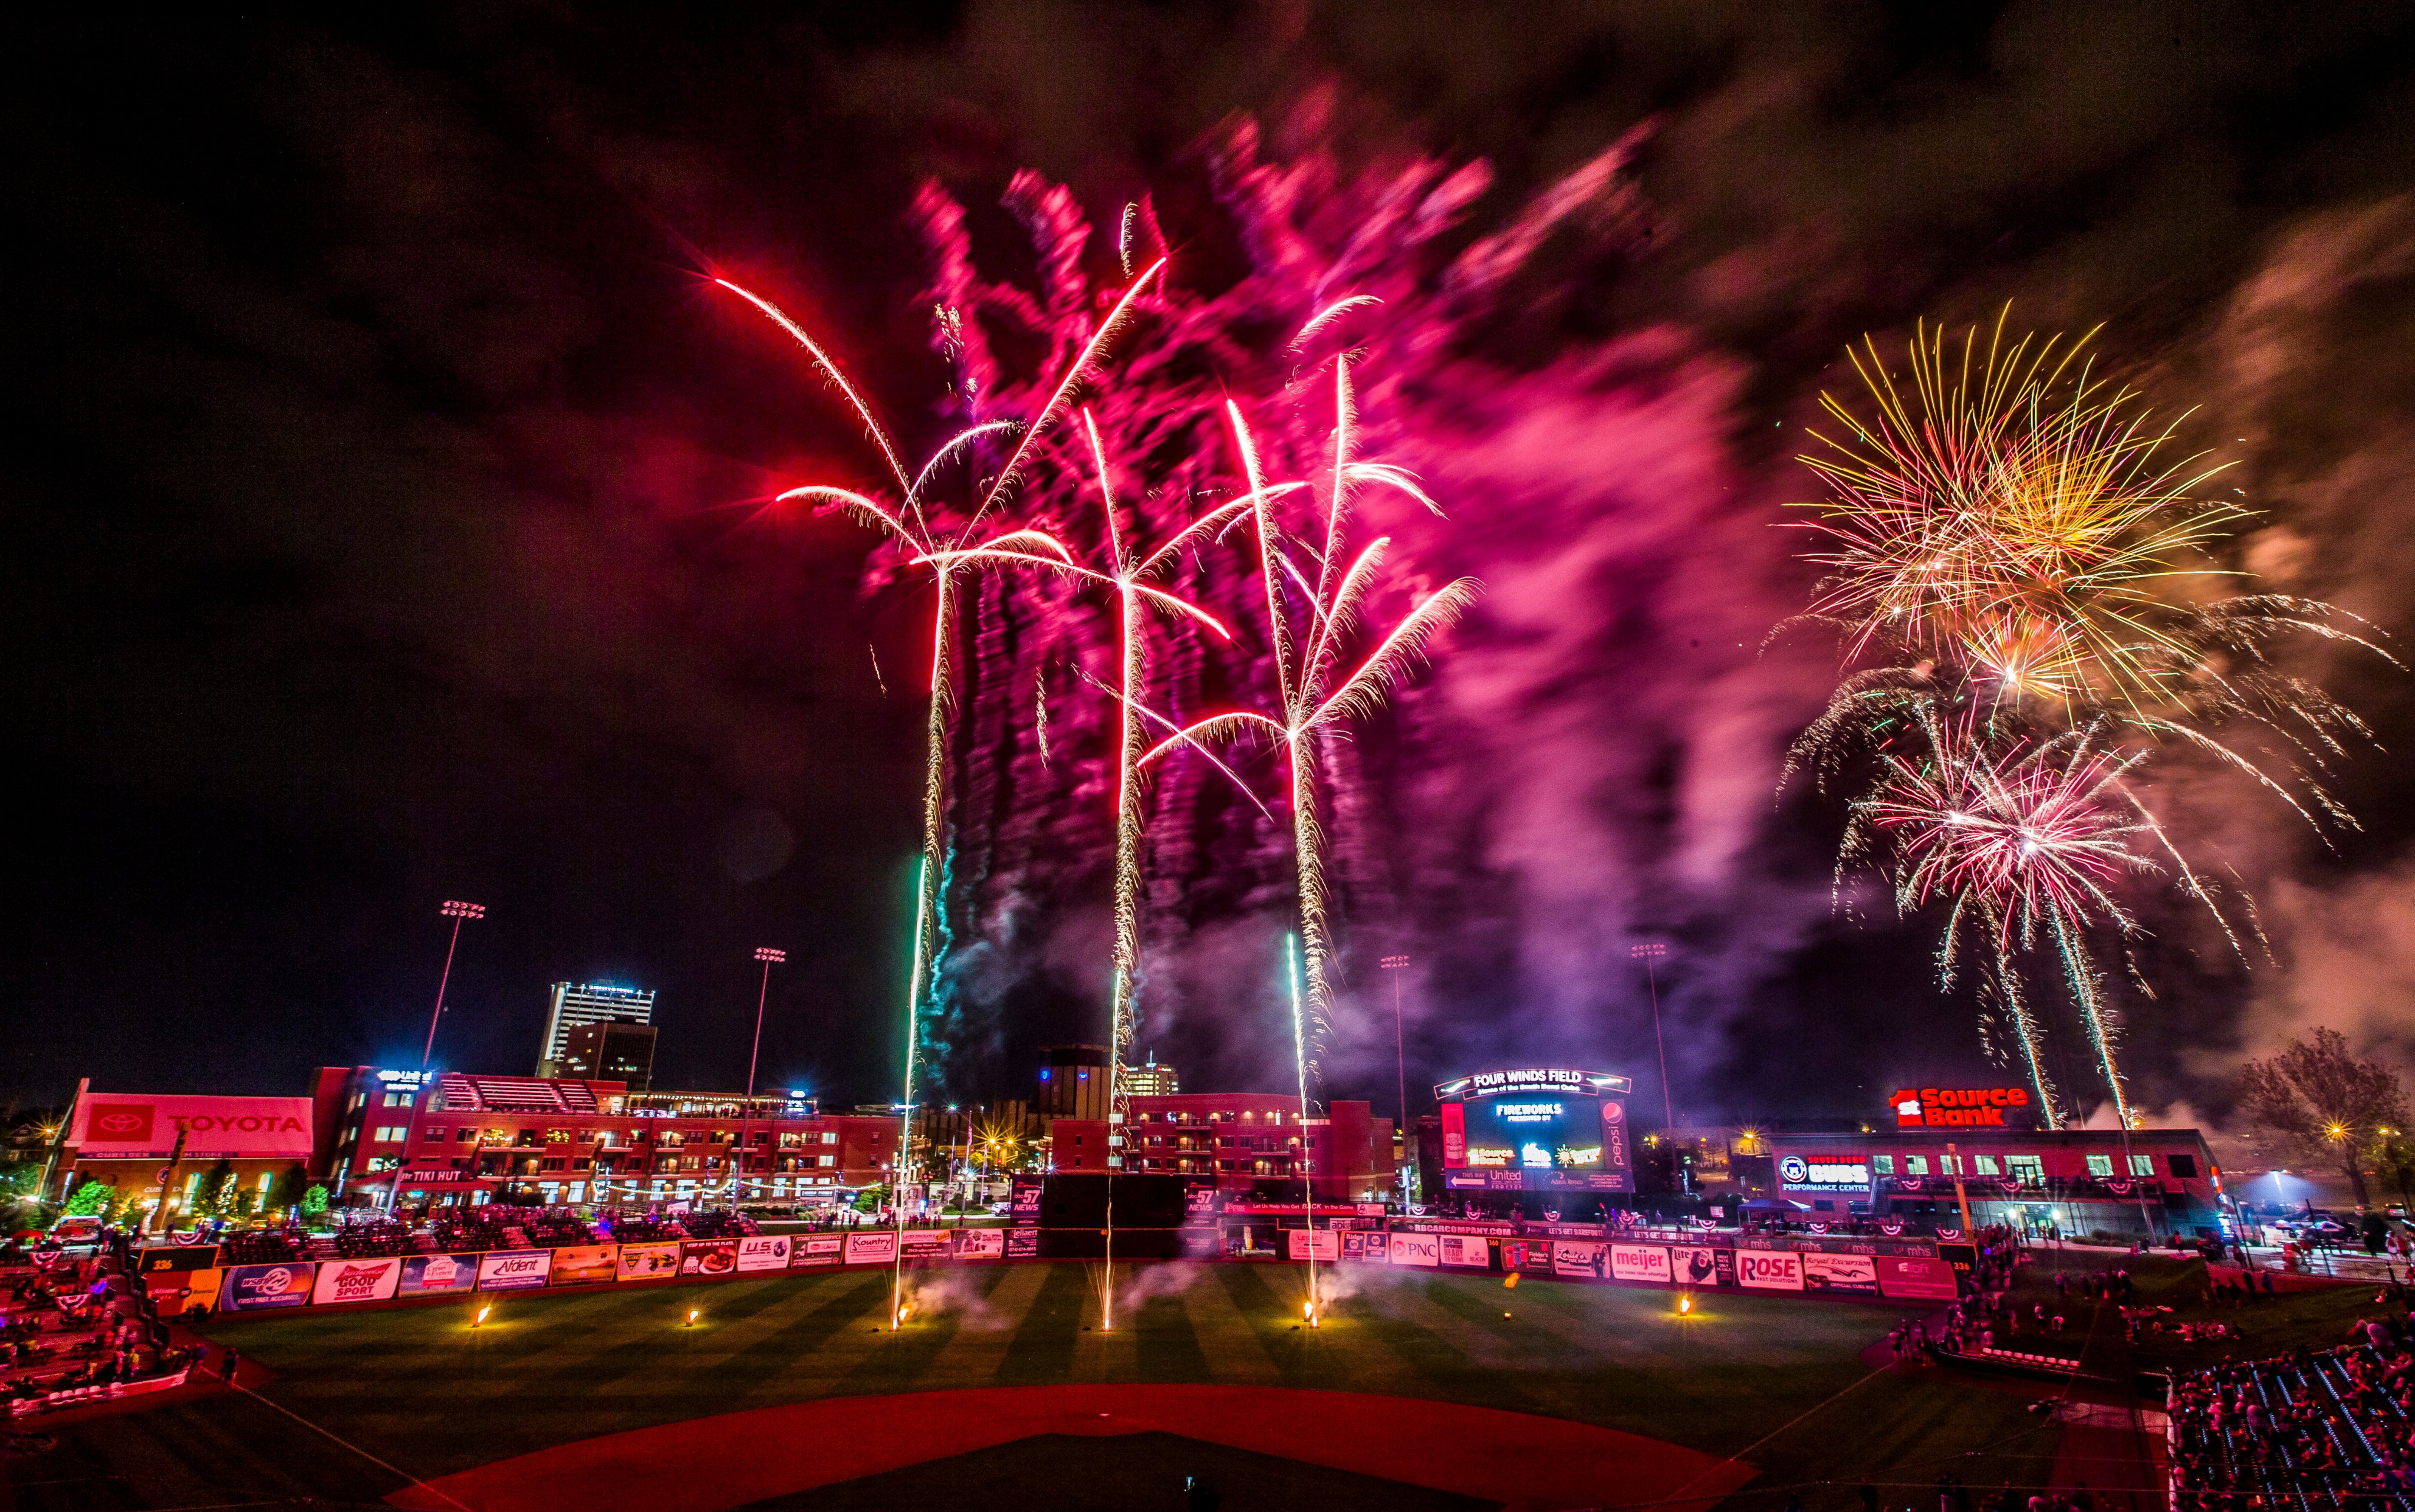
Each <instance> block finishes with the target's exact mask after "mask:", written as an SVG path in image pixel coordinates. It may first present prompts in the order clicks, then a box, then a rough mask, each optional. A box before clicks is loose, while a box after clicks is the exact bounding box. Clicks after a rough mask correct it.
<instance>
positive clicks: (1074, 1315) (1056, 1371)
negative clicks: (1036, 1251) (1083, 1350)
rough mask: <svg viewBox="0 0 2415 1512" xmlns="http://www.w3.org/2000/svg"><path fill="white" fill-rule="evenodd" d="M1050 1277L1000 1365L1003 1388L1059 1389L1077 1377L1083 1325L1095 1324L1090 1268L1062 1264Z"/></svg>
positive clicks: (1051, 1269)
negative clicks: (1074, 1374)
mask: <svg viewBox="0 0 2415 1512" xmlns="http://www.w3.org/2000/svg"><path fill="white" fill-rule="evenodd" d="M1044 1268H1045V1269H1046V1270H1047V1272H1048V1277H1047V1279H1046V1280H1043V1281H1042V1282H1041V1283H1040V1293H1039V1295H1037V1296H1035V1297H1033V1298H1032V1299H1031V1306H1030V1308H1029V1309H1028V1310H1026V1311H1025V1313H1024V1315H1023V1321H1022V1323H1021V1324H1019V1325H1017V1326H1016V1327H1015V1330H1014V1337H1013V1338H1012V1340H1009V1341H1008V1343H1007V1346H1006V1355H1005V1356H1004V1357H1003V1358H1001V1359H1000V1360H999V1361H998V1362H997V1384H998V1385H1002V1386H1029V1385H1056V1384H1057V1383H1058V1382H1061V1381H1065V1380H1069V1379H1071V1377H1072V1366H1073V1351H1074V1348H1075V1346H1076V1345H1078V1344H1079V1342H1080V1341H1081V1338H1082V1325H1084V1324H1086V1323H1087V1322H1089V1321H1090V1268H1089V1266H1087V1265H1083V1264H1081V1263H1080V1262H1078V1261H1061V1262H1058V1263H1057V1264H1055V1265H1048V1266H1046V1267H1044Z"/></svg>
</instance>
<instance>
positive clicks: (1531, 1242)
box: [1501, 1239, 1552, 1273]
mask: <svg viewBox="0 0 2415 1512" xmlns="http://www.w3.org/2000/svg"><path fill="white" fill-rule="evenodd" d="M1501 1268H1502V1269H1503V1270H1531V1271H1536V1272H1540V1273H1548V1272H1549V1271H1550V1270H1551V1268H1552V1241H1550V1240H1549V1239H1504V1240H1502V1241H1501Z"/></svg>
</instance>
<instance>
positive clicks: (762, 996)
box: [729, 945, 788, 1218]
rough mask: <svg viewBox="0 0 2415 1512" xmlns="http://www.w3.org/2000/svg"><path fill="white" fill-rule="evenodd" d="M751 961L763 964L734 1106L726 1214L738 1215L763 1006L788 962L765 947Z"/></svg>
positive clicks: (782, 954)
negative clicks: (751, 1041) (750, 1043)
mask: <svg viewBox="0 0 2415 1512" xmlns="http://www.w3.org/2000/svg"><path fill="white" fill-rule="evenodd" d="M755 959H756V960H757V961H760V962H762V963H763V985H762V986H760V987H758V988H757V989H756V991H755V1045H754V1048H753V1049H751V1050H749V1051H747V1052H746V1100H745V1101H743V1102H742V1103H740V1104H739V1105H738V1150H737V1155H736V1157H735V1158H734V1159H733V1160H731V1161H730V1162H729V1214H730V1216H731V1217H732V1218H735V1217H737V1216H738V1178H739V1176H740V1175H742V1174H743V1173H744V1172H745V1170H746V1124H747V1121H748V1120H749V1119H750V1118H752V1117H753V1116H754V1115H755V1060H756V1057H757V1056H758V1055H761V1054H762V1053H763V1004H764V1002H765V1001H766V1000H768V999H769V998H770V997H771V996H772V967H773V966H779V965H781V964H782V963H784V962H786V961H787V959H788V952H787V951H775V950H773V949H772V947H770V946H768V945H758V946H757V947H756V948H755Z"/></svg>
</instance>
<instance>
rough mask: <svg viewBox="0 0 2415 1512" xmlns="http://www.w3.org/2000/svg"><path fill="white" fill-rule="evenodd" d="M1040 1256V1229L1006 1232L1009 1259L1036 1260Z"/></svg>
mask: <svg viewBox="0 0 2415 1512" xmlns="http://www.w3.org/2000/svg"><path fill="white" fill-rule="evenodd" d="M1039 1254H1040V1231H1039V1230H1038V1229H1009V1230H1007V1231H1006V1258H1007V1259H1009V1260H1031V1259H1036V1258H1037V1257H1038V1256H1039Z"/></svg>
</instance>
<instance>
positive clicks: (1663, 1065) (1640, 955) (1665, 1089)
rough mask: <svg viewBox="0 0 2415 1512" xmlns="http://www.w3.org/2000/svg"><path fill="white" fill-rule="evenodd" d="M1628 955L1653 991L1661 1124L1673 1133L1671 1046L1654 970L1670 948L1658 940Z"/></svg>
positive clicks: (1631, 949)
mask: <svg viewBox="0 0 2415 1512" xmlns="http://www.w3.org/2000/svg"><path fill="white" fill-rule="evenodd" d="M1627 953H1628V954H1629V955H1631V956H1633V957H1634V958H1635V959H1637V960H1638V961H1641V962H1643V981H1644V985H1645V986H1647V987H1649V988H1650V989H1651V991H1652V1046H1653V1049H1654V1050H1656V1051H1657V1052H1658V1054H1659V1056H1660V1123H1661V1127H1662V1128H1664V1129H1668V1130H1672V1131H1673V1130H1675V1129H1676V1127H1677V1115H1676V1113H1675V1111H1674V1104H1673V1103H1672V1102H1671V1101H1670V1100H1669V1046H1668V1042H1667V1041H1666V1040H1662V1039H1661V1038H1660V982H1659V979H1658V976H1657V975H1655V973H1654V971H1653V969H1652V967H1653V963H1654V962H1656V961H1658V960H1659V959H1660V958H1661V957H1663V956H1665V955H1667V954H1668V953H1669V947H1667V946H1666V945H1663V944H1661V943H1659V942H1658V940H1647V941H1645V942H1644V943H1643V944H1642V945H1630V946H1628V948H1627Z"/></svg>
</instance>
